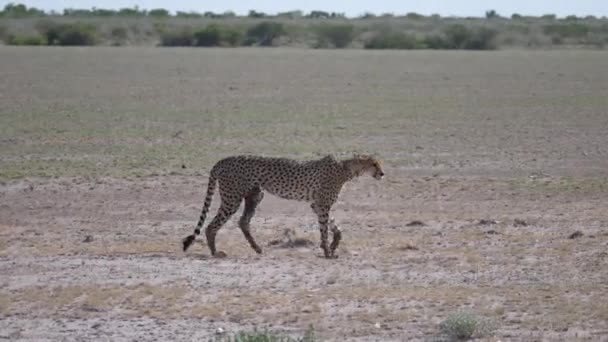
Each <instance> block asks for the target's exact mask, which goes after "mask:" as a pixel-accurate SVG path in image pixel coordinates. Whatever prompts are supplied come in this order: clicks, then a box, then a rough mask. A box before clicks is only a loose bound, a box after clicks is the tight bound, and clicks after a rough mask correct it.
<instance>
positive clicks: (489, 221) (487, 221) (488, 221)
mask: <svg viewBox="0 0 608 342" xmlns="http://www.w3.org/2000/svg"><path fill="white" fill-rule="evenodd" d="M498 223H499V222H498V221H496V220H492V219H489V220H486V219H481V220H479V223H478V224H479V225H480V226H486V225H490V224H498Z"/></svg>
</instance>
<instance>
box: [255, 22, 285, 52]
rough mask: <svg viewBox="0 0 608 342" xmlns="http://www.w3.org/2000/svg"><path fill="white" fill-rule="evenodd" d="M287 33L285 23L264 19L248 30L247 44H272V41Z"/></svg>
mask: <svg viewBox="0 0 608 342" xmlns="http://www.w3.org/2000/svg"><path fill="white" fill-rule="evenodd" d="M284 34H285V28H284V27H283V24H281V23H276V22H270V21H264V22H261V23H259V24H257V25H254V26H252V27H251V28H250V29H249V30H247V38H246V40H245V44H246V45H260V46H272V42H273V41H274V40H275V39H276V38H278V37H280V36H282V35H284Z"/></svg>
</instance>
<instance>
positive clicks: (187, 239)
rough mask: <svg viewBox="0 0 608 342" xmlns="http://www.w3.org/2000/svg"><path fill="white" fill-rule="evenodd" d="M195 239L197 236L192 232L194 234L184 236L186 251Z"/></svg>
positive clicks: (183, 241)
mask: <svg viewBox="0 0 608 342" xmlns="http://www.w3.org/2000/svg"><path fill="white" fill-rule="evenodd" d="M194 239H195V236H194V234H192V235H188V236H186V237H185V238H184V240H182V244H183V246H182V247H183V249H184V252H185V251H186V250H188V248H189V247H190V246H191V245H192V243H193V242H194Z"/></svg>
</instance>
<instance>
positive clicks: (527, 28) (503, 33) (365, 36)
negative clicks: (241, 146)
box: [0, 4, 608, 50]
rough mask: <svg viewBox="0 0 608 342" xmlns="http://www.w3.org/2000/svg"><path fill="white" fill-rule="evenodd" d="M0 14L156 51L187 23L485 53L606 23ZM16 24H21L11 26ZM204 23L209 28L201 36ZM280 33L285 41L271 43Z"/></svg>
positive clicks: (603, 30) (229, 42) (238, 32)
mask: <svg viewBox="0 0 608 342" xmlns="http://www.w3.org/2000/svg"><path fill="white" fill-rule="evenodd" d="M0 17H2V18H5V19H6V21H5V24H4V26H6V28H5V35H4V36H5V37H6V36H7V34H8V33H12V34H14V35H15V36H19V37H21V36H28V35H31V32H30V31H31V30H29V29H28V25H31V24H30V23H29V22H28V23H26V24H25V25H24V24H23V20H24V18H25V19H27V18H32V17H45V18H47V19H48V20H49V21H53V22H56V23H57V25H64V24H71V25H75V23H79V24H80V25H82V24H83V23H84V24H86V25H88V26H93V27H96V28H97V29H98V30H97V31H98V32H94V36H95V39H94V43H93V44H108V43H109V44H111V45H127V44H142V45H145V44H147V45H152V44H155V43H157V42H159V41H161V44H160V45H164V46H184V45H183V44H184V43H185V42H186V40H187V39H186V37H184V35H183V34H184V32H185V31H187V30H185V29H184V27H186V26H190V31H191V33H194V32H198V33H199V34H200V35H201V37H200V38H201V39H200V40H198V41H200V42H201V43H197V39H196V38H195V37H190V38H189V40H190V43H191V44H190V45H186V46H252V45H253V46H279V45H280V46H284V45H293V46H298V47H302V46H308V47H311V48H330V47H333V48H347V47H361V46H363V47H364V48H367V49H376V48H377V49H472V50H489V49H499V48H509V47H524V48H528V47H530V48H543V47H553V46H559V47H572V46H575V47H579V48H580V47H587V48H603V47H604V46H606V44H607V43H608V29H607V27H608V19H607V18H605V17H602V18H597V17H594V16H586V17H583V16H574V15H571V16H567V17H565V18H558V17H556V16H555V15H554V14H546V15H543V16H541V17H533V16H526V15H524V14H520V13H514V14H512V15H511V16H510V17H503V16H501V15H500V14H498V13H497V12H496V11H495V10H488V11H486V12H485V14H481V16H479V17H468V18H454V17H443V18H442V17H441V16H439V15H437V14H435V15H431V16H424V15H421V14H418V13H414V12H410V13H405V14H399V13H383V14H381V15H376V14H374V13H369V12H368V13H364V14H362V15H361V16H359V17H357V18H350V19H349V18H346V17H345V16H344V14H343V13H336V12H326V11H322V10H313V11H310V12H309V13H304V12H302V11H300V10H293V11H288V12H281V13H277V14H270V13H264V12H259V11H256V10H251V11H250V12H249V13H248V14H247V15H244V16H237V15H236V14H235V13H234V12H232V11H226V12H224V13H216V12H212V11H207V12H203V13H198V12H193V11H190V12H183V11H177V12H175V13H171V12H169V11H168V10H166V9H163V8H155V9H150V10H145V9H140V8H138V7H133V8H121V9H118V10H114V9H100V8H92V9H77V8H76V9H75V8H67V9H65V10H64V11H63V12H62V13H55V12H52V13H51V12H49V13H46V12H44V11H42V10H39V9H37V8H34V7H27V6H25V5H22V4H8V5H6V6H5V7H4V9H3V10H2V11H0ZM96 18H104V22H103V23H100V22H99V21H98V20H96ZM193 18H200V19H202V21H201V22H200V23H197V24H193V22H192V21H186V20H190V19H193ZM106 19H107V20H106ZM113 19H116V20H120V21H121V24H120V25H122V26H125V27H129V28H130V29H129V39H128V40H127V39H123V38H117V37H116V36H115V35H113V34H112V32H111V27H103V25H104V24H105V23H106V22H107V23H112V24H111V25H113V26H117V23H116V22H112V20H113ZM228 19H229V21H228ZM404 19H405V20H404ZM320 20H322V22H319V21H320ZM18 21H22V22H20V23H19V24H16V23H17V22H18ZM30 21H31V20H30ZM161 24H162V25H164V26H166V30H163V31H159V30H155V31H153V30H150V29H149V27H150V26H156V25H161ZM210 25H214V26H212V27H211V29H210V30H209V31H205V30H206V28H207V27H208V26H210ZM214 30H215V31H214ZM79 31H81V30H80V29H79ZM0 33H1V32H0ZM81 33H82V32H81ZM218 34H219V39H218ZM87 35H89V34H88V33H87ZM176 36H179V38H180V39H176V38H177V37H176ZM212 36H215V38H213V37H212ZM282 36H286V37H288V39H278V38H280V37H282ZM203 37H204V38H203ZM0 38H1V37H0ZM5 41H6V40H5ZM87 41H90V40H88V39H87ZM173 42H175V44H173ZM164 43H168V45H165V44H164ZM57 45H61V44H57ZM67 45H70V44H67Z"/></svg>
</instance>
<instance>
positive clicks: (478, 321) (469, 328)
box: [439, 312, 495, 340]
mask: <svg viewBox="0 0 608 342" xmlns="http://www.w3.org/2000/svg"><path fill="white" fill-rule="evenodd" d="M439 329H440V330H441V333H443V334H445V335H447V336H448V337H449V338H451V339H456V340H468V339H470V338H472V337H484V336H487V335H489V334H491V333H492V332H493V331H494V330H495V326H494V324H493V322H492V321H490V320H488V319H486V318H482V317H479V316H477V315H474V314H471V313H468V312H457V313H454V314H451V315H450V316H448V318H446V319H445V320H444V321H443V322H441V324H440V325H439Z"/></svg>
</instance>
